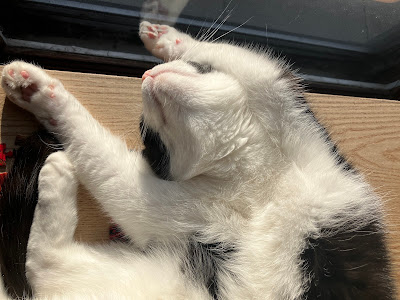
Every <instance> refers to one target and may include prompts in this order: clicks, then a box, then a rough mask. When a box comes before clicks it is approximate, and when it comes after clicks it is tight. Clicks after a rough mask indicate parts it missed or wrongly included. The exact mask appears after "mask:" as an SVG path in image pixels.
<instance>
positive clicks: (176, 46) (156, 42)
mask: <svg viewBox="0 0 400 300" xmlns="http://www.w3.org/2000/svg"><path fill="white" fill-rule="evenodd" d="M139 36H140V38H141V39H142V41H143V43H144V46H145V47H146V49H147V50H149V51H150V52H151V53H152V54H153V55H154V56H156V57H158V58H161V59H162V60H164V61H170V60H174V59H179V58H181V57H182V55H184V53H185V52H187V51H189V50H190V49H192V48H193V47H194V46H195V43H196V41H195V40H194V39H193V38H192V37H191V36H189V35H187V34H185V33H183V32H180V31H178V30H176V29H175V28H173V27H170V26H168V25H159V24H152V23H150V22H147V21H143V22H142V23H140V29H139Z"/></svg>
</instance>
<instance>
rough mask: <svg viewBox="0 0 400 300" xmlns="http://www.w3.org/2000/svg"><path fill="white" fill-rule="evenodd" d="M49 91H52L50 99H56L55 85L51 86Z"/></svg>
mask: <svg viewBox="0 0 400 300" xmlns="http://www.w3.org/2000/svg"><path fill="white" fill-rule="evenodd" d="M49 89H50V91H51V93H50V98H55V97H56V94H54V92H53V91H54V85H52V84H51V85H49Z"/></svg>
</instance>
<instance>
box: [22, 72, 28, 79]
mask: <svg viewBox="0 0 400 300" xmlns="http://www.w3.org/2000/svg"><path fill="white" fill-rule="evenodd" d="M21 76H22V77H24V78H25V79H28V78H29V73H28V72H27V71H21Z"/></svg>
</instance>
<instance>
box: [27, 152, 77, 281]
mask: <svg viewBox="0 0 400 300" xmlns="http://www.w3.org/2000/svg"><path fill="white" fill-rule="evenodd" d="M76 193H77V180H76V178H75V173H74V168H73V166H72V164H71V163H70V162H69V160H68V159H67V157H66V155H65V154H64V153H63V152H62V151H59V152H56V153H53V154H51V155H50V156H49V157H48V158H47V160H46V162H45V164H44V166H43V168H42V170H41V171H40V174H39V200H38V204H37V206H36V210H35V215H34V219H33V223H32V227H31V232H30V236H29V241H28V249H27V260H26V271H27V272H26V273H27V278H28V280H29V281H30V283H31V284H33V286H32V287H33V288H34V285H35V279H36V277H37V275H38V274H40V273H41V270H42V269H46V268H51V267H54V266H55V264H57V263H60V262H59V261H57V259H56V258H57V255H54V256H53V255H52V253H57V249H60V248H62V247H65V246H68V244H72V243H74V240H73V236H74V232H75V228H76V224H77V220H78V219H77V207H76Z"/></svg>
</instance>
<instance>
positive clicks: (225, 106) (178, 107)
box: [142, 60, 264, 180]
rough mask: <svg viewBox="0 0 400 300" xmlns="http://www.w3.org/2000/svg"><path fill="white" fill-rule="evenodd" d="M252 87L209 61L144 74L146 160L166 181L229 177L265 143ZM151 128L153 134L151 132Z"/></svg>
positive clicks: (168, 65)
mask: <svg viewBox="0 0 400 300" xmlns="http://www.w3.org/2000/svg"><path fill="white" fill-rule="evenodd" d="M249 89H250V90H251V88H249V87H248V86H245V83H244V82H243V80H242V78H237V77H235V74H230V73H228V72H226V71H222V70H220V69H219V68H218V66H217V67H215V66H214V65H212V64H209V63H207V62H198V61H191V60H187V61H184V60H175V61H171V62H168V63H165V64H161V65H158V66H156V67H154V68H153V69H151V70H149V71H147V72H146V73H145V74H144V75H143V83H142V94H143V122H142V127H144V129H142V138H143V140H144V144H145V146H146V150H145V152H144V153H145V157H147V159H148V160H149V162H150V164H152V167H153V170H155V172H156V173H157V174H158V175H159V176H160V177H163V178H165V179H167V178H170V179H174V180H185V179H189V178H192V177H194V176H196V175H199V174H203V173H205V174H210V175H213V176H217V177H218V176H224V174H225V175H226V174H228V173H229V172H231V171H232V170H234V168H235V167H236V165H237V164H239V163H241V162H243V163H245V162H244V161H243V159H244V158H246V157H250V156H252V155H257V154H256V153H249V152H251V151H257V147H258V146H260V147H261V145H260V144H259V142H260V141H262V140H264V137H263V135H262V132H263V130H262V128H261V124H260V123H259V122H257V120H255V118H254V113H253V111H252V109H251V108H250V106H249ZM146 129H147V130H146Z"/></svg>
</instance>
